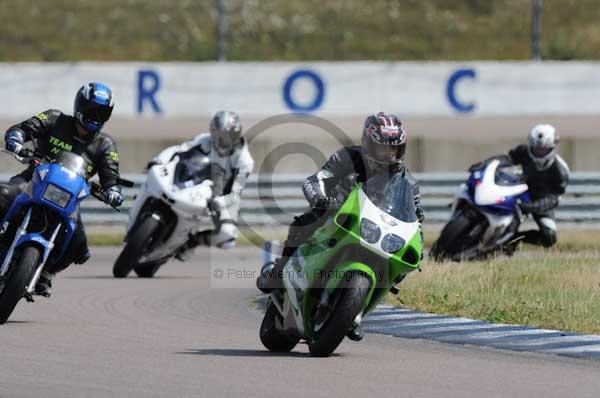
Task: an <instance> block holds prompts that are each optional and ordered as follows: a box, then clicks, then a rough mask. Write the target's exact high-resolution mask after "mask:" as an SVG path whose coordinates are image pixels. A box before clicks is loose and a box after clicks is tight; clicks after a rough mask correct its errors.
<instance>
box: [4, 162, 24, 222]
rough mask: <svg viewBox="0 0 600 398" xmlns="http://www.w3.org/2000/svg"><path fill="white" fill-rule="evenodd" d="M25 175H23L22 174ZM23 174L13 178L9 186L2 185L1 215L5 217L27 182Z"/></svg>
mask: <svg viewBox="0 0 600 398" xmlns="http://www.w3.org/2000/svg"><path fill="white" fill-rule="evenodd" d="M21 174H23V173H21ZM21 174H17V175H16V176H14V177H12V178H11V179H10V180H9V182H8V184H0V215H1V216H4V215H5V214H6V212H7V211H8V209H9V208H10V206H11V205H12V202H13V201H14V200H15V198H16V197H17V196H18V195H19V194H20V193H21V191H22V189H23V186H24V185H25V184H26V183H27V181H26V180H25V179H24V178H23V176H22V175H21Z"/></svg>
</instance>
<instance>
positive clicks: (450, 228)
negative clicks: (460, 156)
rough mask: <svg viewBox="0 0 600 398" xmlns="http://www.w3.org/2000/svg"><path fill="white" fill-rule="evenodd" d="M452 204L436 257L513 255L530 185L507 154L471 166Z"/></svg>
mask: <svg viewBox="0 0 600 398" xmlns="http://www.w3.org/2000/svg"><path fill="white" fill-rule="evenodd" d="M469 171H470V173H471V174H470V175H469V178H468V180H467V182H466V183H464V184H461V186H460V188H459V190H458V193H457V194H456V196H455V199H454V202H453V204H452V213H451V214H452V216H451V218H450V220H449V221H448V223H447V224H446V225H445V226H444V228H443V229H442V232H441V233H440V237H439V238H438V240H437V241H436V242H435V243H434V244H433V247H432V248H431V252H430V256H431V257H432V258H433V259H434V260H436V261H444V260H452V261H461V260H476V259H484V258H486V257H488V256H489V255H491V254H496V253H500V252H503V253H505V254H508V255H512V253H513V252H514V250H515V248H516V245H517V243H518V240H519V238H518V235H517V232H518V230H519V225H520V224H521V219H522V218H523V214H522V212H521V210H520V207H519V203H523V202H528V201H529V200H530V199H529V188H528V187H527V184H525V182H524V180H523V170H522V168H521V167H520V166H515V165H513V164H512V163H511V162H510V161H509V160H507V159H506V158H505V157H502V158H492V159H489V160H487V161H485V162H482V163H479V164H477V165H475V166H473V167H471V169H470V170H469Z"/></svg>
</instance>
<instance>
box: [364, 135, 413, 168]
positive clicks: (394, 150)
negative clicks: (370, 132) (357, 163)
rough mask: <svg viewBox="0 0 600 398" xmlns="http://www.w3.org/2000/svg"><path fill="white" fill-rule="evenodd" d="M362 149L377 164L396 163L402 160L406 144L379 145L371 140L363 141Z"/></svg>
mask: <svg viewBox="0 0 600 398" xmlns="http://www.w3.org/2000/svg"><path fill="white" fill-rule="evenodd" d="M365 141H366V142H365V145H364V147H365V148H364V149H365V151H366V153H367V155H369V156H370V157H371V158H373V160H375V161H376V162H379V163H397V162H398V161H401V160H402V159H403V158H404V152H405V151H406V144H398V145H392V144H381V143H378V142H374V141H372V140H365Z"/></svg>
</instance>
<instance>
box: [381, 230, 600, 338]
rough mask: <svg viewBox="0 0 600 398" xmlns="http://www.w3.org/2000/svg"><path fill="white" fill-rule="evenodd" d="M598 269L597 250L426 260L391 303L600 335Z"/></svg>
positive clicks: (523, 252)
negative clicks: (465, 260)
mask: <svg viewBox="0 0 600 398" xmlns="http://www.w3.org/2000/svg"><path fill="white" fill-rule="evenodd" d="M588 233H589V232H588ZM596 236H597V233H596ZM563 245H564V246H566V247H569V245H568V244H567V242H564V243H563ZM599 265H600V252H599V251H597V250H587V251H581V250H580V251H573V250H561V249H559V248H557V249H555V250H549V251H537V250H534V251H522V252H519V253H517V254H516V255H515V256H514V257H512V258H506V257H500V258H497V259H495V260H492V261H488V262H473V263H462V264H457V263H442V264H435V263H433V262H427V261H426V262H425V263H424V264H423V267H422V268H423V272H415V273H413V274H411V275H409V276H408V277H407V278H406V280H405V281H404V282H403V283H402V285H401V289H400V290H401V291H400V294H399V295H398V296H397V297H396V296H390V297H389V299H388V300H389V302H390V303H391V304H394V305H401V306H406V307H410V308H414V309H418V310H421V311H427V312H435V313H444V314H450V315H454V316H465V317H469V318H476V319H484V320H488V321H492V322H501V323H514V324H523V325H530V326H534V327H540V328H548V329H559V330H567V331H574V332H581V333H592V334H600V269H599Z"/></svg>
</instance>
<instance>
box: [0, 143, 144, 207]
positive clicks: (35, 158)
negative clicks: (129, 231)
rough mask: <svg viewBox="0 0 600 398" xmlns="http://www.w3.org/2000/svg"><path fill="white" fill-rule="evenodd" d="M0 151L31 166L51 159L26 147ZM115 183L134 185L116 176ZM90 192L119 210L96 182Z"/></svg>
mask: <svg viewBox="0 0 600 398" xmlns="http://www.w3.org/2000/svg"><path fill="white" fill-rule="evenodd" d="M0 152H4V153H7V154H9V155H11V156H12V157H13V158H15V160H17V161H18V162H19V163H23V164H27V165H32V166H34V167H35V166H39V165H40V164H42V163H43V162H44V161H45V160H46V161H52V158H50V157H49V156H44V155H39V154H37V153H35V152H34V151H32V150H29V149H27V148H23V149H21V150H20V151H19V153H14V152H11V151H7V150H6V149H2V148H0ZM117 185H121V186H124V187H126V188H131V187H133V186H134V185H135V183H134V182H133V181H130V180H126V179H123V178H118V179H117ZM90 194H91V195H92V196H93V197H95V198H96V199H98V200H99V201H101V202H104V203H106V204H107V205H109V206H110V207H112V208H113V209H115V210H116V211H119V212H120V211H121V210H119V208H118V207H116V206H114V205H112V204H110V203H109V202H108V197H107V196H106V194H105V193H104V191H103V190H102V187H101V186H100V185H99V184H98V183H96V182H92V183H90Z"/></svg>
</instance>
